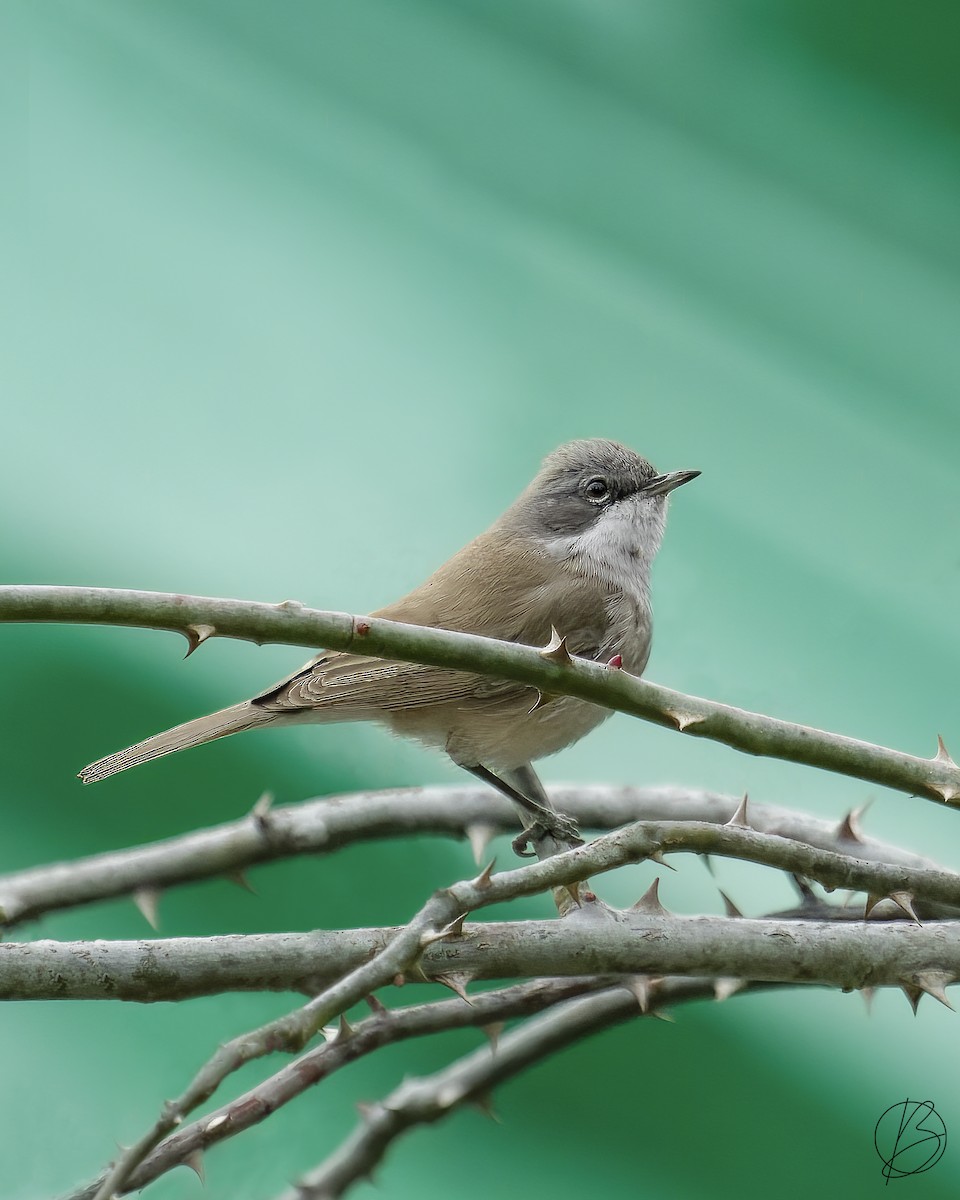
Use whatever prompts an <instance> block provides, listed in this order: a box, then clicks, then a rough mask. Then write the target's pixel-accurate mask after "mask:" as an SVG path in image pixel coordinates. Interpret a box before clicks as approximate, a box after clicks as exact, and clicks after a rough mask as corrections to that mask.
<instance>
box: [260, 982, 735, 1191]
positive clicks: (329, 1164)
mask: <svg viewBox="0 0 960 1200" xmlns="http://www.w3.org/2000/svg"><path fill="white" fill-rule="evenodd" d="M712 987H713V985H712V981H709V980H663V981H661V982H660V984H659V985H658V991H657V993H656V994H655V998H654V999H653V1000H652V1002H651V1003H652V1011H653V1012H654V1013H656V1012H657V1011H658V1010H659V1009H661V1008H664V1007H666V1006H667V1005H674V1004H678V1003H681V1002H682V1001H685V1000H692V999H697V998H700V997H702V996H704V995H710V994H712ZM639 1015H641V1014H640V1012H639V1010H638V1007H637V1000H636V996H635V995H633V994H632V993H631V992H630V991H628V990H626V989H625V988H623V987H620V988H614V989H611V990H609V991H604V992H599V993H598V994H596V995H593V996H587V997H585V998H583V999H579V1000H571V1001H569V1002H568V1003H566V1004H564V1005H561V1006H558V1007H557V1008H556V1009H552V1010H551V1011H549V1012H547V1013H546V1014H544V1015H543V1016H541V1017H536V1018H533V1019H532V1020H530V1021H527V1022H526V1023H525V1024H524V1025H522V1026H521V1027H520V1028H519V1029H516V1030H512V1031H511V1032H510V1033H508V1034H507V1035H506V1036H505V1037H503V1038H502V1039H501V1041H500V1043H499V1045H498V1046H497V1049H496V1052H495V1053H494V1054H490V1052H489V1051H486V1050H479V1051H475V1052H474V1053H472V1054H468V1055H466V1056H465V1057H463V1058H461V1059H459V1060H457V1061H456V1062H454V1063H452V1064H451V1065H450V1066H449V1067H446V1068H444V1069H443V1070H442V1071H438V1072H436V1073H435V1074H433V1075H427V1076H424V1077H422V1078H419V1079H418V1078H413V1079H405V1080H404V1082H403V1083H401V1084H400V1086H399V1087H398V1088H396V1089H395V1090H394V1091H393V1092H391V1093H390V1095H389V1096H387V1097H386V1098H385V1099H383V1100H381V1101H380V1102H379V1103H377V1104H373V1105H368V1106H367V1107H366V1108H365V1110H364V1113H363V1117H362V1120H361V1122H360V1124H359V1126H358V1127H357V1128H356V1129H355V1130H354V1132H353V1133H351V1134H350V1135H349V1136H348V1137H347V1138H346V1139H345V1141H344V1142H343V1143H342V1145H341V1146H340V1147H339V1148H338V1149H337V1150H335V1151H334V1152H333V1154H331V1155H330V1156H329V1157H328V1158H327V1159H326V1160H325V1161H324V1162H323V1163H321V1165H320V1166H319V1167H317V1168H316V1169H315V1170H313V1171H309V1172H307V1173H306V1174H305V1175H303V1176H301V1177H300V1179H299V1180H298V1182H297V1183H296V1185H295V1186H294V1187H292V1188H290V1189H288V1190H286V1191H284V1192H283V1193H282V1195H281V1196H279V1197H278V1198H277V1200H335V1198H336V1197H339V1196H342V1195H343V1194H344V1193H345V1192H346V1191H347V1190H348V1189H349V1188H350V1187H351V1186H352V1185H353V1184H355V1183H357V1182H359V1181H360V1180H361V1179H364V1178H368V1177H369V1176H370V1174H371V1173H372V1172H373V1171H374V1169H375V1168H376V1167H377V1166H378V1165H379V1164H380V1163H381V1162H382V1160H383V1158H384V1157H385V1155H386V1153H387V1151H388V1150H389V1148H390V1147H391V1145H392V1144H393V1143H394V1142H395V1141H396V1140H397V1139H398V1138H399V1137H401V1136H402V1135H403V1134H405V1133H408V1132H409V1131H411V1130H412V1129H414V1128H416V1127H417V1126H418V1125H425V1124H430V1123H432V1122H434V1121H439V1120H442V1119H443V1118H444V1117H447V1116H449V1115H450V1114H451V1113H453V1112H455V1111H457V1109H459V1108H460V1107H462V1106H463V1105H464V1104H476V1105H478V1106H479V1107H481V1108H482V1109H484V1110H485V1111H490V1094H491V1092H492V1091H493V1089H494V1088H495V1087H497V1086H498V1085H499V1084H501V1083H504V1082H506V1081H507V1080H508V1079H512V1078H513V1077H514V1076H515V1075H518V1074H519V1073H520V1072H521V1071H524V1070H526V1069H527V1068H528V1067H530V1066H532V1065H533V1064H534V1063H537V1062H541V1061H543V1060H544V1059H546V1058H549V1057H550V1056H551V1055H554V1054H557V1053H558V1052H559V1051H561V1050H563V1049H565V1048H566V1047H567V1046H571V1045H573V1044H574V1043H575V1042H578V1041H582V1040H583V1039H584V1038H586V1037H589V1036H591V1035H592V1034H595V1033H598V1032H600V1030H602V1029H608V1028H610V1027H612V1026H614V1025H618V1024H621V1023H622V1022H624V1021H629V1020H632V1019H634V1018H635V1017H637V1016H639Z"/></svg>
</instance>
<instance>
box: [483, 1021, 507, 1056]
mask: <svg viewBox="0 0 960 1200" xmlns="http://www.w3.org/2000/svg"><path fill="white" fill-rule="evenodd" d="M505 1027H506V1022H505V1021H491V1023H490V1024H489V1025H481V1026H480V1032H481V1033H483V1034H484V1035H485V1036H486V1037H487V1039H488V1040H489V1042H490V1049H491V1050H492V1051H493V1053H494V1054H496V1052H497V1046H498V1045H499V1044H500V1034H501V1033H503V1031H504V1028H505Z"/></svg>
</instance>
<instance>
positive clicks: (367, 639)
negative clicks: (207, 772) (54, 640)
mask: <svg viewBox="0 0 960 1200" xmlns="http://www.w3.org/2000/svg"><path fill="white" fill-rule="evenodd" d="M0 621H72V622H79V623H87V624H101V625H104V624H105V625H132V626H138V627H145V628H151V629H168V630H174V631H176V632H178V633H181V634H183V636H184V637H186V638H187V641H188V645H189V646H193V647H195V646H196V645H197V644H199V642H198V635H197V632H196V631H197V630H198V629H201V628H202V629H203V630H204V635H205V638H206V637H211V636H221V637H235V638H243V639H246V640H249V641H255V642H258V643H264V642H282V643H286V644H292V645H305V646H325V647H327V648H329V649H332V650H361V651H362V652H363V653H365V654H376V655H380V656H382V657H384V658H393V659H401V660H404V661H410V662H422V663H426V664H428V665H432V666H445V667H453V668H456V669H461V670H469V671H476V672H479V673H480V674H484V675H491V676H493V677H495V678H505V679H512V680H516V681H517V682H518V683H524V684H527V685H528V686H530V687H532V688H537V689H538V690H539V691H540V692H542V693H544V694H552V695H563V694H568V695H571V696H579V697H580V698H581V699H583V700H591V701H593V702H594V703H596V704H601V705H603V706H604V707H606V708H612V709H616V710H617V711H619V712H625V713H629V714H631V715H632V716H636V717H641V718H642V719H643V720H646V721H652V722H654V723H655V724H658V725H663V726H666V727H667V728H670V729H676V730H679V731H680V732H682V733H686V734H690V735H691V736H693V737H706V738H711V739H712V740H714V741H718V742H723V743H725V744H726V745H728V746H732V747H733V748H734V749H737V750H742V751H745V752H746V753H749V754H761V755H765V756H767V757H771V758H782V759H786V760H788V761H790V762H798V763H805V764H807V765H808V766H815V767H821V768H823V769H825V770H829V771H834V772H837V773H838V774H841V775H852V776H854V777H855V778H858V779H864V780H867V781H868V782H870V783H877V784H882V785H884V786H886V787H890V788H894V789H895V790H897V791H901V792H907V793H908V794H910V795H923V796H925V797H926V798H927V799H932V800H939V801H946V802H948V803H954V802H960V767H958V766H957V765H956V763H955V762H953V760H952V759H951V758H950V757H949V755H945V754H941V753H940V751H939V745H938V750H937V753H936V754H935V755H934V756H933V757H931V758H929V759H928V758H922V757H919V756H916V755H912V754H905V753H902V752H900V751H896V750H890V749H887V748H885V747H883V746H875V745H873V744H871V743H869V742H861V741H857V740H856V739H854V738H848V737H842V736H840V735H838V734H833V733H826V732H824V731H822V730H819V729H814V728H812V727H809V726H805V725H797V724H794V723H793V722H789V721H779V720H776V719H775V718H772V717H766V716H763V715H761V714H759V713H751V712H747V711H746V710H743V709H738V708H732V707H730V706H729V705H725V704H718V703H716V702H715V701H711V700H704V699H701V698H699V697H696V696H685V695H683V693H681V692H675V691H672V690H671V689H669V688H664V687H660V686H658V685H657V684H654V683H649V682H647V681H645V680H641V679H638V678H636V677H635V676H632V675H629V674H628V673H627V672H626V671H622V670H618V671H613V670H609V669H608V668H607V666H606V665H604V664H600V663H594V662H587V661H586V660H585V659H580V658H573V659H571V660H570V662H564V663H561V662H556V661H552V660H550V659H546V658H544V657H543V655H542V654H541V653H540V652H539V650H538V649H536V648H534V647H530V646H521V645H517V644H514V643H508V642H498V641H494V640H492V639H490V638H483V637H478V636H476V635H471V634H465V633H454V632H451V631H449V630H443V629H423V628H420V627H418V626H414V625H403V624H399V623H397V622H393V621H386V620H383V619H382V618H377V617H353V616H350V615H349V614H347V613H331V612H320V611H318V610H316V609H308V608H304V607H303V606H302V605H300V604H297V603H294V602H291V601H286V602H284V603H282V604H257V603H254V602H252V601H240V600H222V599H212V598H208V597H200V596H181V595H177V594H167V593H162V592H135V591H121V590H114V589H111V588H71V587H43V586H15V585H7V586H2V587H0ZM211 629H212V630H213V631H214V633H210V630H211ZM191 631H192V632H191ZM561 632H562V631H561ZM932 740H933V739H932V736H931V741H932Z"/></svg>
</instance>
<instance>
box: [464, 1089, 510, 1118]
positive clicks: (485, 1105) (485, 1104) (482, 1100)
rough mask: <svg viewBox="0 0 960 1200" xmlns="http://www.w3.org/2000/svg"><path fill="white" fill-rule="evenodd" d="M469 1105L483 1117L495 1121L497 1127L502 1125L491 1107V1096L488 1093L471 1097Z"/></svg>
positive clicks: (479, 1093) (478, 1093)
mask: <svg viewBox="0 0 960 1200" xmlns="http://www.w3.org/2000/svg"><path fill="white" fill-rule="evenodd" d="M470 1103H471V1104H472V1105H473V1107H474V1108H476V1109H479V1111H480V1112H482V1113H483V1115H484V1116H485V1117H489V1118H490V1120H491V1121H496V1123H497V1124H498V1125H502V1124H503V1122H502V1121H501V1120H500V1117H499V1116H498V1115H497V1111H496V1109H495V1108H494V1107H493V1096H492V1095H491V1094H490V1092H477V1094H476V1095H475V1096H473V1097H471V1099H470Z"/></svg>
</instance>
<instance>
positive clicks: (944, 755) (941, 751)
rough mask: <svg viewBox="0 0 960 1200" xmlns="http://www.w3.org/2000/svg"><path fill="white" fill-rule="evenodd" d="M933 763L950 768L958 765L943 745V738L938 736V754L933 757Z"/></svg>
mask: <svg viewBox="0 0 960 1200" xmlns="http://www.w3.org/2000/svg"><path fill="white" fill-rule="evenodd" d="M933 762H936V763H944V764H945V765H946V766H948V767H955V766H956V765H957V764H956V763H955V762H954V761H953V759H952V758H951V757H950V752H949V750H947V748H946V746H945V745H944V744H943V738H942V737H941V736H940V734H939V733H938V734H937V752H936V754H935V755H934V756H933Z"/></svg>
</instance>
